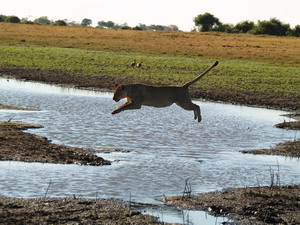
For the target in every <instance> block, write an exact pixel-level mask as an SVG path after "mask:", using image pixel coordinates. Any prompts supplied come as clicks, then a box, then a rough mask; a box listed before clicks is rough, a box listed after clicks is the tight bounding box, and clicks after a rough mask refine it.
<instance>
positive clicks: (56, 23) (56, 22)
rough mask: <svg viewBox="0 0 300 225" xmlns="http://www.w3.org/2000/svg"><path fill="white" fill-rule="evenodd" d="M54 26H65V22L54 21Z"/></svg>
mask: <svg viewBox="0 0 300 225" xmlns="http://www.w3.org/2000/svg"><path fill="white" fill-rule="evenodd" d="M53 25H54V26H67V23H66V21H64V20H56V21H55V22H54V23H53Z"/></svg>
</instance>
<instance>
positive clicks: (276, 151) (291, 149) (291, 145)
mask: <svg viewBox="0 0 300 225" xmlns="http://www.w3.org/2000/svg"><path fill="white" fill-rule="evenodd" d="M241 152H242V153H250V154H261V155H281V156H288V157H300V141H287V142H283V143H279V144H277V145H276V146H275V147H274V148H271V149H255V150H242V151H241Z"/></svg>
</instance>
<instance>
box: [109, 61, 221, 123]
mask: <svg viewBox="0 0 300 225" xmlns="http://www.w3.org/2000/svg"><path fill="white" fill-rule="evenodd" d="M217 65H218V61H216V62H215V63H214V64H213V65H212V66H211V67H210V68H208V69H207V70H206V71H205V72H204V73H202V74H201V75H200V76H199V77H197V78H195V79H194V80H192V81H190V82H187V83H186V84H184V85H182V86H169V85H166V86H152V85H145V84H122V85H118V86H116V88H115V91H114V96H113V100H114V101H116V102H118V101H120V100H121V99H123V98H126V99H127V101H126V103H125V104H123V105H121V106H120V107H118V108H117V109H115V110H114V111H112V114H116V113H119V112H122V111H124V110H128V109H140V108H141V107H142V105H146V106H152V107H158V108H161V107H167V106H170V105H172V104H173V103H175V104H177V105H178V106H180V107H181V108H183V109H185V110H193V111H194V118H195V120H198V122H200V121H201V112H200V107H199V106H198V105H196V104H194V103H193V102H192V100H191V97H190V94H189V89H188V88H189V86H190V85H192V84H194V83H195V82H197V81H198V80H200V79H201V78H202V77H203V76H204V75H205V74H207V73H208V72H209V71H210V70H211V69H212V68H214V67H215V66H217Z"/></svg>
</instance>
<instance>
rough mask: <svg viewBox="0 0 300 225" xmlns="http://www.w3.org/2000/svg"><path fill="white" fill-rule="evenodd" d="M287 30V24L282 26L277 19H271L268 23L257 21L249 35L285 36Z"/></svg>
mask: <svg viewBox="0 0 300 225" xmlns="http://www.w3.org/2000/svg"><path fill="white" fill-rule="evenodd" d="M289 30H290V25H289V24H283V23H282V22H281V21H279V20H278V19H276V18H272V19H271V20H269V21H266V20H264V21H258V24H257V25H256V26H255V27H254V28H253V29H252V31H251V33H253V34H269V35H277V36H285V35H287V33H288V31H289Z"/></svg>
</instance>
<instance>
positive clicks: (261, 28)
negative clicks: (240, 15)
mask: <svg viewBox="0 0 300 225" xmlns="http://www.w3.org/2000/svg"><path fill="white" fill-rule="evenodd" d="M194 23H195V26H196V29H198V31H201V32H207V31H219V32H226V33H250V34H269V35H276V36H295V37H299V36H300V25H297V26H295V27H294V28H291V26H290V25H289V24H285V23H283V22H281V21H280V20H278V19H276V18H271V19H270V20H262V21H260V20H259V21H258V22H257V23H254V22H253V21H249V20H246V21H242V22H239V23H237V24H236V25H233V24H224V23H222V22H221V21H220V20H219V19H218V18H217V17H215V16H214V15H212V14H210V13H204V14H199V15H198V16H196V17H195V18H194Z"/></svg>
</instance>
